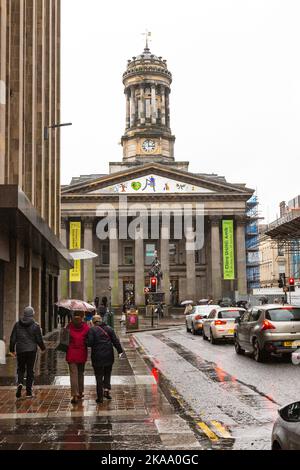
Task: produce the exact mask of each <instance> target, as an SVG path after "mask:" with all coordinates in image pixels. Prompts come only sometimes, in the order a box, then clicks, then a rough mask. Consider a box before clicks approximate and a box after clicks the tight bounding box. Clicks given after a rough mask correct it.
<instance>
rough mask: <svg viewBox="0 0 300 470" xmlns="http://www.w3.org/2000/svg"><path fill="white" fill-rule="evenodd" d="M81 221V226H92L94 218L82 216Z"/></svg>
mask: <svg viewBox="0 0 300 470" xmlns="http://www.w3.org/2000/svg"><path fill="white" fill-rule="evenodd" d="M81 221H82V222H83V228H84V229H86V228H90V229H91V228H93V226H94V218H93V217H82V218H81Z"/></svg>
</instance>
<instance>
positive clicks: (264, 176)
mask: <svg viewBox="0 0 300 470" xmlns="http://www.w3.org/2000/svg"><path fill="white" fill-rule="evenodd" d="M299 18H300V2H299V0H249V1H248V0H186V1H184V2H183V1H182V0H180V1H171V0H152V1H151V2H141V1H140V0H127V1H120V0H110V1H109V2H104V1H101V0H85V1H84V2H82V0H62V122H69V121H72V122H73V127H70V128H64V129H62V131H61V135H62V182H63V183H69V182H70V180H71V177H72V176H78V175H80V174H88V173H106V172H108V162H109V161H118V160H121V158H122V147H121V146H120V145H119V141H120V138H121V135H122V133H123V132H124V127H125V99H124V94H123V84H122V74H123V72H124V70H125V68H126V64H127V59H129V58H131V57H132V56H134V55H137V54H139V53H141V51H142V50H143V47H144V38H143V36H142V35H141V33H142V32H143V31H144V30H145V29H146V28H148V29H149V30H150V31H151V32H152V42H151V45H150V48H151V51H152V52H153V53H154V54H157V55H161V56H163V58H165V59H167V61H168V67H169V69H170V71H171V72H172V74H173V83H172V94H171V128H172V131H173V133H174V134H175V135H176V143H175V157H176V159H178V160H189V161H190V170H191V171H196V172H207V173H211V172H214V173H218V174H222V175H224V176H226V178H227V180H228V181H230V182H244V183H247V186H249V187H252V188H254V189H257V191H258V196H259V199H260V202H261V210H262V212H263V215H265V217H266V218H267V221H268V220H270V221H271V220H272V219H274V218H275V217H276V215H277V214H278V208H277V206H278V203H279V202H280V201H281V200H289V199H292V198H293V197H294V196H296V195H298V194H300V184H299V173H300V164H299V155H300V139H299V129H300V61H299V44H300V28H299Z"/></svg>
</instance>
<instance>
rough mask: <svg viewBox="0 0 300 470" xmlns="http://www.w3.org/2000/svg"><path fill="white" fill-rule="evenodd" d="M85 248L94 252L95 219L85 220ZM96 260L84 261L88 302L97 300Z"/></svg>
mask: <svg viewBox="0 0 300 470" xmlns="http://www.w3.org/2000/svg"><path fill="white" fill-rule="evenodd" d="M83 237H84V242H83V248H85V249H86V250H89V251H93V249H94V247H93V219H85V220H84V235H83ZM94 260H95V258H92V259H86V260H84V261H83V273H84V274H83V295H84V300H85V301H86V302H88V301H90V302H92V301H93V300H94V298H95V261H94Z"/></svg>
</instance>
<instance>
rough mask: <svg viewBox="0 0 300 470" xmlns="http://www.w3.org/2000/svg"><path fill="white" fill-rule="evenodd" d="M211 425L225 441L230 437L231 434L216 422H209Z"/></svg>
mask: <svg viewBox="0 0 300 470" xmlns="http://www.w3.org/2000/svg"><path fill="white" fill-rule="evenodd" d="M211 424H212V425H213V426H214V427H215V428H216V429H217V430H218V431H219V433H220V435H221V437H225V438H226V439H228V438H231V437H232V436H231V434H230V433H229V432H228V431H227V429H226V428H225V426H223V425H222V424H221V423H219V422H218V421H211Z"/></svg>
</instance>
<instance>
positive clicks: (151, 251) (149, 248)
mask: <svg viewBox="0 0 300 470" xmlns="http://www.w3.org/2000/svg"><path fill="white" fill-rule="evenodd" d="M155 250H156V245H155V243H146V250H145V265H146V266H150V264H152V261H153V260H154V256H155Z"/></svg>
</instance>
